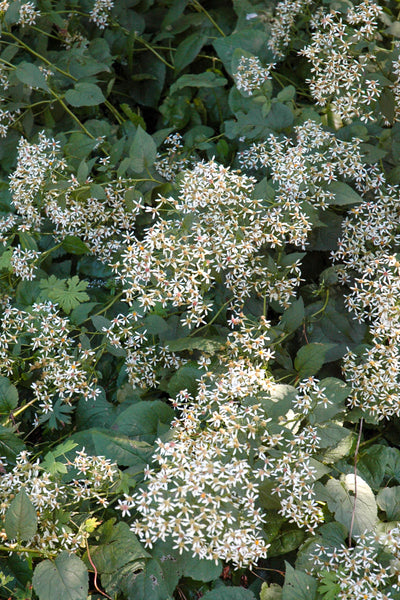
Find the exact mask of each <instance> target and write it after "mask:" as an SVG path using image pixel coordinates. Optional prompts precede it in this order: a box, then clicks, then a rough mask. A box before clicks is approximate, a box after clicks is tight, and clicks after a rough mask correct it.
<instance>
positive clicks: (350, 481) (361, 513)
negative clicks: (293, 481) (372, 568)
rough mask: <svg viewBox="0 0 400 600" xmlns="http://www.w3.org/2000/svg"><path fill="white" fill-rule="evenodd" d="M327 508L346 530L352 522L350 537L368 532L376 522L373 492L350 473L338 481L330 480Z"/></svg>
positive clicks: (360, 479) (327, 488)
mask: <svg viewBox="0 0 400 600" xmlns="http://www.w3.org/2000/svg"><path fill="white" fill-rule="evenodd" d="M355 481H356V482H357V497H355ZM325 489H326V492H327V498H326V500H327V503H328V508H329V510H331V511H332V512H333V513H334V514H335V518H336V520H337V521H338V522H339V523H342V524H343V525H344V526H345V527H347V529H348V530H350V525H351V521H352V516H353V511H354V521H353V530H352V535H353V536H357V535H361V534H362V533H364V532H365V531H370V530H371V529H373V528H374V527H375V525H376V522H377V520H378V509H377V505H376V500H375V496H374V493H373V491H372V490H371V488H370V487H369V485H368V484H367V483H366V482H365V481H364V479H362V478H361V477H359V476H358V475H357V476H356V479H355V476H354V475H353V474H352V473H349V474H348V475H345V476H341V478H340V481H338V480H337V479H330V480H329V481H328V482H327V484H326V486H325Z"/></svg>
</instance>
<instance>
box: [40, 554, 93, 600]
mask: <svg viewBox="0 0 400 600" xmlns="http://www.w3.org/2000/svg"><path fill="white" fill-rule="evenodd" d="M32 583H33V588H34V590H35V592H36V594H37V595H38V596H39V600H55V599H56V598H60V599H61V598H62V600H86V598H87V594H88V590H89V581H88V571H87V568H86V567H85V565H84V563H83V562H82V561H81V559H80V558H78V557H77V556H75V554H69V553H68V552H62V553H61V554H60V555H59V556H57V558H56V559H55V561H54V562H52V561H51V560H44V561H42V562H41V563H39V565H38V566H37V567H36V569H35V570H34V572H33V579H32Z"/></svg>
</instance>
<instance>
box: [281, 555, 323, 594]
mask: <svg viewBox="0 0 400 600" xmlns="http://www.w3.org/2000/svg"><path fill="white" fill-rule="evenodd" d="M285 565H286V575H285V583H284V585H283V592H282V600H314V599H315V597H316V594H317V582H316V581H315V579H314V578H313V577H311V576H310V575H307V573H304V572H303V571H299V570H298V569H293V567H292V566H291V565H290V564H289V563H288V562H286V561H285Z"/></svg>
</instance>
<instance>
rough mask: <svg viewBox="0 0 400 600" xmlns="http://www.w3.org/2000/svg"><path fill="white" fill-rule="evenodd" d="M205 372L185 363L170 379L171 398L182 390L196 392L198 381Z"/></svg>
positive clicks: (169, 390)
mask: <svg viewBox="0 0 400 600" xmlns="http://www.w3.org/2000/svg"><path fill="white" fill-rule="evenodd" d="M203 374H204V371H202V370H200V369H198V368H197V367H191V366H189V365H188V366H186V365H184V366H183V367H180V368H179V369H178V370H177V372H176V373H174V374H173V375H172V377H171V379H170V380H169V384H168V393H169V394H170V396H171V398H175V396H176V395H177V394H179V392H181V391H182V390H188V392H189V393H190V394H195V393H196V390H197V381H198V380H199V379H200V377H201V376H202V375H203Z"/></svg>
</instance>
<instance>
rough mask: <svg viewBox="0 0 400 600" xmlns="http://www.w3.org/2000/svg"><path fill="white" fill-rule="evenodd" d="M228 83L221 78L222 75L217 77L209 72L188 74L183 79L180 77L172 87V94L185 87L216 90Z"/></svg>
mask: <svg viewBox="0 0 400 600" xmlns="http://www.w3.org/2000/svg"><path fill="white" fill-rule="evenodd" d="M227 83H228V81H227V80H226V79H225V77H221V76H220V75H216V74H215V73H211V72H209V71H207V72H206V73H198V74H193V73H188V74H187V75H182V77H179V79H178V80H177V81H175V83H174V84H172V85H171V89H170V93H171V94H173V93H174V92H177V91H178V90H181V89H183V88H185V87H196V88H215V87H223V86H224V85H226V84H227Z"/></svg>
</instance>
